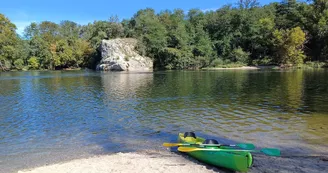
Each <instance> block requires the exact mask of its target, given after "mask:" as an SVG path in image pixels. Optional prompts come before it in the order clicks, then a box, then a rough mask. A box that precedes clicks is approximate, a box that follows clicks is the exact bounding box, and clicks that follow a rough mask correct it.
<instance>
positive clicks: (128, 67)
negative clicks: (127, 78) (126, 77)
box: [97, 38, 153, 71]
mask: <svg viewBox="0 0 328 173" xmlns="http://www.w3.org/2000/svg"><path fill="white" fill-rule="evenodd" d="M136 45H137V40H136V39H133V38H117V39H113V40H102V42H101V47H100V50H101V57H102V59H101V61H100V63H99V64H98V66H97V70H105V71H109V70H110V71H152V70H153V61H152V60H151V59H150V58H149V57H144V56H141V55H139V54H138V53H137V51H136V50H135V46H136Z"/></svg>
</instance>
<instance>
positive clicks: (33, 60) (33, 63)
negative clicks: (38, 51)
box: [28, 56, 40, 70]
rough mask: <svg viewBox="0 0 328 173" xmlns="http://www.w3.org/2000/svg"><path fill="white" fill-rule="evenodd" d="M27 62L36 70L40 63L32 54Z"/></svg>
mask: <svg viewBox="0 0 328 173" xmlns="http://www.w3.org/2000/svg"><path fill="white" fill-rule="evenodd" d="M28 64H29V68H30V69H33V70H36V69H39V66H40V63H39V60H38V58H37V57H35V56H32V57H31V58H30V59H29V60H28Z"/></svg>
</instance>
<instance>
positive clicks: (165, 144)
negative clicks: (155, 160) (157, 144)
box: [163, 143, 183, 147]
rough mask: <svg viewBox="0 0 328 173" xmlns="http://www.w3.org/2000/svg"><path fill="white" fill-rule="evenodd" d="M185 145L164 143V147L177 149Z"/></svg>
mask: <svg viewBox="0 0 328 173" xmlns="http://www.w3.org/2000/svg"><path fill="white" fill-rule="evenodd" d="M181 145H183V144H181V143H163V146H164V147H177V146H181Z"/></svg>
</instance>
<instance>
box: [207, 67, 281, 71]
mask: <svg viewBox="0 0 328 173" xmlns="http://www.w3.org/2000/svg"><path fill="white" fill-rule="evenodd" d="M260 69H280V67H279V66H242V67H231V68H223V67H207V68H202V70H260Z"/></svg>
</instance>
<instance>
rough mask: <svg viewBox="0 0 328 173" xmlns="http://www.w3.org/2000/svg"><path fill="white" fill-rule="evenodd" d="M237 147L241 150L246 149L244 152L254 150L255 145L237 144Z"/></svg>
mask: <svg viewBox="0 0 328 173" xmlns="http://www.w3.org/2000/svg"><path fill="white" fill-rule="evenodd" d="M237 146H238V147H240V148H242V149H246V150H254V149H255V145H254V144H250V143H242V144H237Z"/></svg>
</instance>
